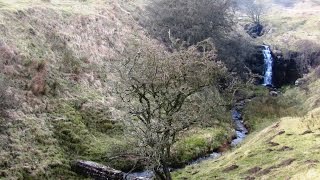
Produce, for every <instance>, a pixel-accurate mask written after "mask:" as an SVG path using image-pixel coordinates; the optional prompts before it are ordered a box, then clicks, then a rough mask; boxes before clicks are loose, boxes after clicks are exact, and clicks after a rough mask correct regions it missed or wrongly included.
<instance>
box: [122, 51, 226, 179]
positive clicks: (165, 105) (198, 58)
mask: <svg viewBox="0 0 320 180" xmlns="http://www.w3.org/2000/svg"><path fill="white" fill-rule="evenodd" d="M205 47H207V46H205ZM197 49H198V48H197V47H191V48H189V49H188V50H182V51H179V52H174V53H172V54H165V53H159V51H158V50H156V49H150V48H149V49H140V50H138V53H134V54H135V55H134V56H131V57H129V58H127V59H126V60H125V63H124V64H122V66H121V68H120V70H119V72H120V76H121V81H120V84H118V94H119V95H120V97H121V98H122V100H123V102H125V104H126V107H127V110H128V112H129V113H128V116H127V117H126V118H125V121H124V122H125V124H126V125H127V128H128V132H129V135H130V136H131V137H135V139H137V140H138V142H137V146H138V147H139V148H140V149H141V151H140V153H141V155H142V156H143V157H145V158H146V159H147V161H148V163H149V165H150V168H151V169H152V170H153V171H154V172H155V174H156V177H157V178H158V179H164V180H170V179H171V175H170V171H169V161H170V159H171V147H172V145H173V144H174V143H175V142H176V138H177V136H178V134H179V132H181V131H183V130H184V129H186V128H188V127H190V126H191V125H192V124H195V123H197V121H199V120H201V119H205V118H208V117H209V116H210V113H209V110H210V108H211V110H212V109H214V107H215V106H218V105H219V103H221V102H222V101H223V100H222V99H221V98H219V91H218V89H219V86H218V85H219V83H218V82H219V80H220V79H221V78H223V77H225V74H226V68H225V67H224V65H223V64H222V63H221V62H219V61H217V60H216V57H215V53H214V50H213V48H212V46H211V48H209V49H208V48H204V49H205V50H204V52H201V53H200V52H198V50H197ZM129 54H131V53H129ZM199 102H200V103H199ZM204 107H206V108H204ZM207 110H208V111H207ZM206 111H207V112H206ZM205 115H207V117H204V116H205ZM211 118H212V117H211Z"/></svg>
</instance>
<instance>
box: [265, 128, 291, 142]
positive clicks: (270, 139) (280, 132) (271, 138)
mask: <svg viewBox="0 0 320 180" xmlns="http://www.w3.org/2000/svg"><path fill="white" fill-rule="evenodd" d="M285 132H286V131H284V130H281V131H279V132H278V133H277V134H275V135H273V136H271V137H270V138H269V139H268V140H267V142H269V141H272V140H273V139H274V138H275V137H277V136H279V135H281V134H284V133H285Z"/></svg>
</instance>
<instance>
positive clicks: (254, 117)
mask: <svg viewBox="0 0 320 180" xmlns="http://www.w3.org/2000/svg"><path fill="white" fill-rule="evenodd" d="M263 2H268V3H267V4H265V6H266V7H267V8H268V11H267V12H266V13H265V14H264V16H263V23H264V25H265V28H266V32H265V34H264V35H263V36H262V37H259V38H257V39H255V40H254V41H257V42H260V43H266V44H269V45H271V46H272V48H273V50H274V51H275V54H276V55H279V54H280V55H284V56H285V57H284V59H286V58H287V59H288V60H292V59H294V60H295V61H296V63H297V64H298V67H299V68H304V67H300V66H303V65H306V66H308V67H307V69H308V70H309V71H310V72H309V73H308V74H304V77H303V78H301V79H299V80H298V81H297V82H296V85H297V86H296V87H282V89H281V90H280V91H281V92H282V93H281V94H280V96H278V97H276V98H273V97H265V96H261V97H256V98H254V99H252V100H251V102H250V103H248V104H247V107H246V108H245V111H244V114H245V121H246V122H247V125H248V126H249V127H251V129H252V130H253V132H252V133H251V134H250V135H249V136H248V138H247V139H246V140H245V142H244V143H243V144H242V145H240V146H239V147H237V148H235V149H234V150H231V151H230V152H227V153H225V154H224V155H223V156H222V157H221V158H218V159H216V160H212V161H206V162H203V163H201V164H199V165H192V166H188V167H187V168H185V169H183V170H179V171H177V172H175V173H174V179H248V180H249V179H310V180H313V179H318V178H319V176H320V163H319V161H320V156H319V152H320V149H319V147H320V144H319V142H320V141H319V135H320V131H319V129H320V109H319V105H320V104H319V101H320V96H319V85H320V81H319V67H317V65H319V64H317V62H318V60H319V50H320V48H319V44H318V43H319V39H320V34H319V27H320V24H319V23H320V21H319V11H320V5H319V1H316V0H314V1H311V0H310V1H308V0H306V1H280V0H278V1H277V0H274V1H263ZM288 3H289V4H288ZM279 51H280V53H279ZM297 57H298V58H297ZM281 59H283V58H279V59H278V60H281ZM300 61H301V63H300ZM278 63H284V62H281V61H279V62H278ZM314 68H315V69H314ZM306 72H307V71H304V73H306ZM276 99H278V101H277V100H276Z"/></svg>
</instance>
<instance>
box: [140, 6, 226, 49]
mask: <svg viewBox="0 0 320 180" xmlns="http://www.w3.org/2000/svg"><path fill="white" fill-rule="evenodd" d="M230 7H231V1H230V0H216V1H211V0H198V1H194V0H175V1H172V0H152V1H151V2H150V3H149V5H148V6H147V7H146V17H147V18H145V19H144V20H143V24H144V25H145V26H146V27H147V30H149V32H150V33H151V35H153V36H154V37H156V38H158V39H160V40H162V41H163V42H165V43H167V44H168V45H171V42H172V40H176V39H179V40H181V41H185V42H186V43H187V45H195V44H196V43H198V42H200V41H203V40H205V39H207V38H209V37H211V38H219V37H222V36H220V35H221V34H223V33H225V32H227V31H229V30H230V28H231V24H232V21H231V18H230V17H231V13H230V11H229V8H230Z"/></svg>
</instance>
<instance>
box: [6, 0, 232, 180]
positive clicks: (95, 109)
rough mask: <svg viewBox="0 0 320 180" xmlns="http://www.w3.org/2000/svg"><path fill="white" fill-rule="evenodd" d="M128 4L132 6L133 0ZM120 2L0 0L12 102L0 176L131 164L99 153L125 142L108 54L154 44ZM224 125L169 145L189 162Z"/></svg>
mask: <svg viewBox="0 0 320 180" xmlns="http://www.w3.org/2000/svg"><path fill="white" fill-rule="evenodd" d="M138 2H139V1H138ZM130 3H131V4H130V5H129V10H130V11H131V10H133V9H135V8H136V4H135V3H133V2H130ZM127 5H128V4H124V3H122V1H116V0H110V1H104V0H89V1H77V0H70V1H64V0H52V1H51V2H45V1H40V0H32V1H31V0H17V1H14V0H0V29H1V31H0V53H1V57H0V68H1V69H4V71H1V72H0V76H1V78H3V77H4V78H5V79H7V80H8V81H9V85H10V86H9V88H8V91H7V94H11V95H12V96H13V99H14V101H16V104H17V106H16V107H15V108H13V109H8V110H6V114H7V116H6V117H0V142H1V143H0V179H1V178H4V179H28V178H29V179H77V178H79V177H77V175H76V174H74V173H72V172H71V171H70V166H69V163H70V161H72V160H74V159H87V160H94V161H97V162H101V163H106V164H108V165H111V166H113V167H115V168H125V167H126V166H127V165H129V164H130V162H128V161H121V160H118V159H116V160H114V161H108V159H107V158H106V157H108V156H113V155H114V153H118V152H120V151H121V150H131V149H132V148H131V147H127V145H126V142H127V139H124V138H123V137H122V130H121V125H120V123H118V122H117V117H118V115H119V114H121V113H122V112H121V110H119V108H118V106H117V101H118V100H117V99H116V98H115V96H114V94H113V93H112V90H111V89H112V84H113V82H114V81H116V78H117V77H116V76H115V74H114V69H113V67H112V66H111V63H110V61H115V60H117V59H118V58H119V56H120V55H121V53H122V51H123V49H124V48H125V47H127V46H128V45H129V44H131V43H133V42H134V43H141V42H143V43H144V44H147V45H149V46H159V45H158V42H156V41H153V40H151V39H149V38H147V37H146V36H145V34H144V32H143V30H142V28H141V27H140V26H138V25H137V23H136V22H135V21H134V18H133V17H132V15H131V14H130V13H129V12H128V11H127V10H125V9H124V7H127ZM140 5H141V2H140ZM158 48H161V47H158ZM4 55H8V56H4ZM39 67H45V68H43V69H44V70H43V69H42V70H39ZM40 69H41V68H40ZM34 80H37V81H34ZM34 85H37V86H40V87H44V89H45V90H44V92H41V93H43V94H44V95H42V94H34V93H37V92H34V93H33V90H32V87H33V86H34ZM226 126H230V124H227V125H226ZM226 129H228V128H226ZM226 129H221V128H220V129H215V128H207V129H193V130H192V133H191V132H186V134H185V136H184V137H181V138H180V140H181V142H183V143H178V144H177V145H176V146H175V151H176V154H177V158H178V159H179V160H181V161H188V160H191V159H194V158H195V157H196V156H199V155H201V154H203V153H205V151H207V150H208V149H209V150H212V149H216V148H217V147H218V146H219V144H221V143H224V142H225V141H226V140H227V138H229V137H228V136H226V134H228V133H230V131H228V132H226ZM229 129H230V128H229ZM217 141H219V142H220V143H217Z"/></svg>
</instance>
